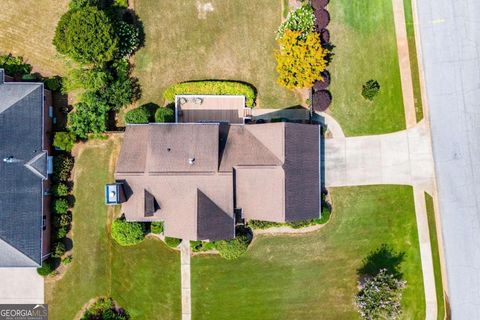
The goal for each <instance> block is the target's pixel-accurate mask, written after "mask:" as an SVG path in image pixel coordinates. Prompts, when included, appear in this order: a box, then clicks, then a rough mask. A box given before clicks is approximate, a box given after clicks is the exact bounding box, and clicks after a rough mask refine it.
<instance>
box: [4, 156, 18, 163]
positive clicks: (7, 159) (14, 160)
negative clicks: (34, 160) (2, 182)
mask: <svg viewBox="0 0 480 320" xmlns="http://www.w3.org/2000/svg"><path fill="white" fill-rule="evenodd" d="M3 162H5V163H14V162H20V160H18V159H15V157H14V156H8V157H6V158H3Z"/></svg>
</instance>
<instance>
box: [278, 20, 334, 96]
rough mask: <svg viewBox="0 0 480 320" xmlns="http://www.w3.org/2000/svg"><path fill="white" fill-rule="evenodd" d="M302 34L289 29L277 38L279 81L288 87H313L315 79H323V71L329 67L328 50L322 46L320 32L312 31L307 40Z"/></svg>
mask: <svg viewBox="0 0 480 320" xmlns="http://www.w3.org/2000/svg"><path fill="white" fill-rule="evenodd" d="M300 35H301V33H300V32H299V31H291V30H288V29H287V30H285V32H284V34H283V36H282V37H281V38H279V39H278V40H277V42H278V44H279V45H280V50H279V51H277V53H276V54H275V57H276V59H277V67H276V70H277V72H278V74H279V76H278V83H279V84H280V85H282V86H284V87H286V88H288V89H295V88H311V87H312V86H313V83H314V82H315V80H321V79H322V76H321V72H323V71H324V70H325V68H326V67H327V60H326V57H327V54H328V50H327V49H324V48H322V45H321V43H320V36H319V34H318V33H317V32H311V33H309V34H308V35H307V36H306V38H305V40H303V39H301V38H300Z"/></svg>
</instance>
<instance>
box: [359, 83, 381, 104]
mask: <svg viewBox="0 0 480 320" xmlns="http://www.w3.org/2000/svg"><path fill="white" fill-rule="evenodd" d="M379 91H380V84H379V83H378V81H376V80H368V81H367V82H366V83H365V84H364V85H363V86H362V96H363V97H364V98H365V99H367V100H370V101H372V100H373V98H374V97H375V96H376V95H377V94H378V92H379Z"/></svg>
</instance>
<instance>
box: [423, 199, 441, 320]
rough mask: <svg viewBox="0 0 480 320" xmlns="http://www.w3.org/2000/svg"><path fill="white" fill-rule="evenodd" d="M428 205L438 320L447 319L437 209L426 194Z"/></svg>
mask: <svg viewBox="0 0 480 320" xmlns="http://www.w3.org/2000/svg"><path fill="white" fill-rule="evenodd" d="M425 201H426V205H427V217H428V229H429V234H430V244H431V246H432V259H433V270H434V272H435V290H436V292H437V309H438V316H437V319H439V320H443V319H444V318H445V299H444V297H443V283H442V270H441V267H440V251H439V248H438V239H437V226H436V224H435V209H434V207H433V198H432V196H431V195H429V194H428V193H425Z"/></svg>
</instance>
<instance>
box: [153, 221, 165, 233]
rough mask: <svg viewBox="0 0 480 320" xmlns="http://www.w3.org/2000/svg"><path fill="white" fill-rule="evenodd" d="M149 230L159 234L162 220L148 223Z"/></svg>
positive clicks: (161, 230)
mask: <svg viewBox="0 0 480 320" xmlns="http://www.w3.org/2000/svg"><path fill="white" fill-rule="evenodd" d="M150 232H151V233H155V234H160V233H162V232H163V221H154V222H152V223H151V224H150Z"/></svg>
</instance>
